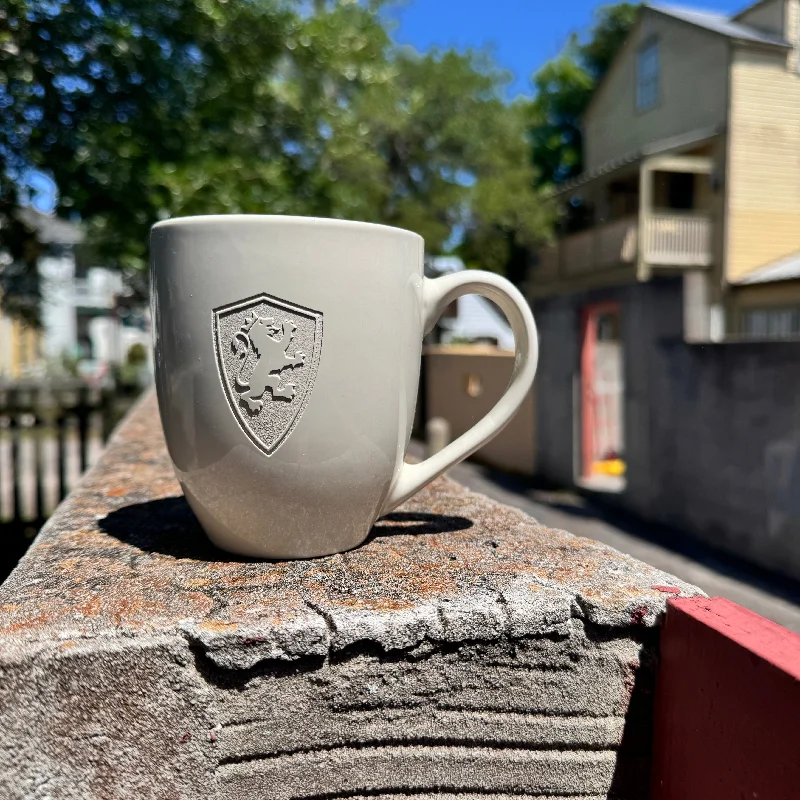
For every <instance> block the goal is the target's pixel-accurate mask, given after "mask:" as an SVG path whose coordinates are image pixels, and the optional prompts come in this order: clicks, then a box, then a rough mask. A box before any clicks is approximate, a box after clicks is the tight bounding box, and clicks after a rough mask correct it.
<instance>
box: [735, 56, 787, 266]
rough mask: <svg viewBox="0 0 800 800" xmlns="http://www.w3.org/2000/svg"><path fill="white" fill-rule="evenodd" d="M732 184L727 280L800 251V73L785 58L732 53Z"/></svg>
mask: <svg viewBox="0 0 800 800" xmlns="http://www.w3.org/2000/svg"><path fill="white" fill-rule="evenodd" d="M727 185H728V192H729V198H728V261H727V270H726V272H727V278H728V280H733V281H735V280H736V279H737V278H740V277H741V276H743V275H746V274H748V273H749V272H751V271H753V270H754V269H758V268H759V267H762V266H764V265H765V264H769V263H770V262H772V261H775V260H776V259H779V258H781V257H783V256H786V255H789V254H790V253H792V252H794V251H796V250H798V249H800V75H798V74H797V73H796V72H793V71H790V70H789V69H787V66H786V57H785V53H781V52H773V51H768V50H757V49H754V48H747V49H745V48H736V49H735V51H734V53H733V62H732V66H731V118H730V129H729V163H728V177H727Z"/></svg>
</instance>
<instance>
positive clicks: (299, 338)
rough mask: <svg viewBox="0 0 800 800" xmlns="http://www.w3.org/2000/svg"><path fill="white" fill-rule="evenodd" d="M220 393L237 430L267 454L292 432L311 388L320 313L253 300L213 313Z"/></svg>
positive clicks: (269, 300)
mask: <svg viewBox="0 0 800 800" xmlns="http://www.w3.org/2000/svg"><path fill="white" fill-rule="evenodd" d="M213 333H214V347H215V349H216V355H217V367H218V371H219V378H220V383H221V388H222V390H223V392H224V394H225V397H226V399H227V402H228V405H229V407H230V409H231V412H232V413H233V416H234V418H235V419H236V422H237V423H238V424H239V427H240V428H241V429H242V430H243V431H244V432H245V433H246V434H247V436H248V437H249V438H250V440H251V441H252V442H253V443H254V444H255V445H256V446H257V447H258V448H259V449H261V450H262V451H263V452H264V453H265V454H266V455H272V454H273V453H274V452H275V451H276V450H277V449H278V447H280V446H281V444H283V442H285V441H286V438H287V437H288V436H289V434H291V432H292V431H293V430H294V429H295V427H296V426H297V424H298V422H299V421H300V418H301V416H302V415H303V412H304V411H305V409H306V407H307V405H308V402H309V398H310V396H311V391H312V389H313V388H314V381H315V380H316V376H317V370H318V368H319V360H320V354H321V351H322V312H321V311H312V310H311V309H309V308H305V307H303V306H298V305H295V304H294V303H289V302H287V301H286V300H280V299H278V298H277V297H273V296H271V295H267V294H260V295H256V296H255V297H250V298H248V299H246V300H241V301H239V302H237V303H230V304H229V305H225V306H220V307H219V308H215V309H214V311H213Z"/></svg>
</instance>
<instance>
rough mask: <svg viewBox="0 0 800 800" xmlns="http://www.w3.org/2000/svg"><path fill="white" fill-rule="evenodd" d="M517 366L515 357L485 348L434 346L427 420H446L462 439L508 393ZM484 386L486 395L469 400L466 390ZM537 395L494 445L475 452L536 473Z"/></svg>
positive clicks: (429, 363) (428, 374)
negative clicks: (471, 387) (471, 350)
mask: <svg viewBox="0 0 800 800" xmlns="http://www.w3.org/2000/svg"><path fill="white" fill-rule="evenodd" d="M513 367H514V354H513V353H508V352H505V351H502V350H494V349H489V348H485V347H480V348H475V350H474V354H471V353H470V349H469V348H468V347H466V346H462V347H453V348H452V349H451V348H448V347H445V346H440V347H432V348H428V349H427V350H426V355H425V368H426V381H427V413H428V419H432V418H433V417H443V418H444V419H446V420H447V421H448V422H449V423H450V427H451V434H452V438H455V437H457V436H460V435H461V434H462V433H464V432H465V431H467V430H468V429H469V428H471V427H472V426H473V425H474V424H475V423H476V422H477V421H478V420H480V419H481V417H483V416H485V415H486V414H487V413H488V412H489V411H490V410H491V408H492V406H494V404H495V403H496V402H497V401H498V400H499V399H500V397H501V395H502V394H503V392H505V390H506V387H507V386H508V382H509V380H510V379H511V371H512V369H513ZM470 381H471V382H472V385H473V387H475V386H476V385H480V387H481V389H482V392H481V394H479V396H477V397H470V395H469V393H468V391H467V388H468V384H469V383H470ZM533 408H534V407H533V393H532V392H530V393H529V394H528V396H527V397H526V398H525V401H524V402H523V404H522V407H521V408H520V410H519V411H518V412H517V415H516V416H515V417H514V419H512V420H511V422H510V423H509V424H508V426H507V427H506V428H504V429H503V431H502V432H501V433H500V434H498V435H497V436H496V437H495V438H494V439H493V440H492V441H491V442H489V444H487V445H486V446H485V447H483V448H482V449H481V450H479V451H478V452H477V453H476V456H477V458H479V459H480V460H481V461H483V462H485V463H487V464H490V465H491V466H494V467H498V468H499V469H505V470H509V471H512V472H519V473H523V474H528V475H530V474H532V473H533V470H534V455H535V453H534V447H535V423H534V410H533Z"/></svg>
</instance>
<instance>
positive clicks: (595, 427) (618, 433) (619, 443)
mask: <svg viewBox="0 0 800 800" xmlns="http://www.w3.org/2000/svg"><path fill="white" fill-rule="evenodd" d="M620 322H621V317H620V306H619V303H613V302H609V303H597V304H595V305H592V306H587V307H586V308H585V309H584V310H583V319H582V326H581V327H582V347H581V426H582V437H581V476H582V477H583V478H593V477H596V476H601V475H604V476H609V477H621V476H622V474H623V473H624V471H625V465H624V424H623V400H624V396H625V385H624V376H623V361H622V355H623V354H622V339H621V335H620V328H621V325H620Z"/></svg>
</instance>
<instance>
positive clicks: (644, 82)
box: [636, 39, 659, 111]
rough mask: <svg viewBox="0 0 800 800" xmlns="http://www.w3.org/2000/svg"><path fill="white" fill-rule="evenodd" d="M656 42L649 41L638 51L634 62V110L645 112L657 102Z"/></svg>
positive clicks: (657, 65) (657, 69)
mask: <svg viewBox="0 0 800 800" xmlns="http://www.w3.org/2000/svg"><path fill="white" fill-rule="evenodd" d="M658 93H659V56H658V41H656V40H655V39H651V40H650V41H649V42H647V44H645V45H644V46H643V47H642V49H641V50H639V56H638V58H637V60H636V108H638V109H639V111H647V109H649V108H653V106H654V105H655V104H656V103H657V102H658Z"/></svg>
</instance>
